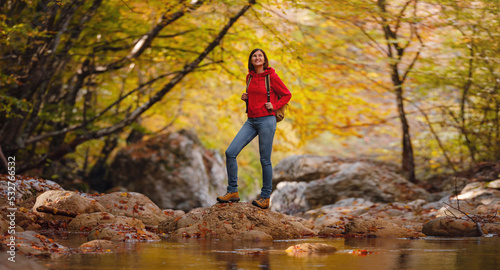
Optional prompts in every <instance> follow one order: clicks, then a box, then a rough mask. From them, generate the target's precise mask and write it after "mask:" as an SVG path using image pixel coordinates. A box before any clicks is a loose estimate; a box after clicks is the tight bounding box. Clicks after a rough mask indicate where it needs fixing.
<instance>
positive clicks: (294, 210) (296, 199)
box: [270, 182, 311, 215]
mask: <svg viewBox="0 0 500 270" xmlns="http://www.w3.org/2000/svg"><path fill="white" fill-rule="evenodd" d="M306 187H307V183H305V182H281V183H279V184H278V186H277V189H275V191H274V192H273V193H272V194H271V207H270V208H271V210H272V211H276V212H279V213H283V214H286V215H294V214H298V213H302V212H305V211H307V210H309V209H310V208H311V207H310V206H309V203H307V201H306V199H305V196H304V190H305V189H306Z"/></svg>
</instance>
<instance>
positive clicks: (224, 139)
mask: <svg viewBox="0 0 500 270" xmlns="http://www.w3.org/2000/svg"><path fill="white" fill-rule="evenodd" d="M499 13H500V3H499V2H498V0H482V1H466V0H349V1H347V0H337V1H333V0H331V1H326V0H303V1H279V0H267V1H254V0H250V1H196V0H193V1H183V0H176V1H156V0H149V1H127V0H93V1H83V0H60V1H46V0H33V1H28V0H17V1H14V0H7V1H1V2H0V35H1V39H0V65H1V73H0V89H1V90H0V146H1V148H0V153H1V154H0V160H1V162H2V165H3V166H0V167H2V171H4V172H5V171H6V170H5V168H6V165H7V159H8V158H9V157H15V162H16V172H17V173H23V174H33V175H37V176H42V177H45V178H50V179H54V180H55V181H59V182H64V181H65V179H61V173H60V172H61V171H66V172H67V171H70V172H72V174H73V175H74V178H73V180H74V179H79V180H81V181H83V183H88V184H85V185H83V186H82V187H85V188H86V189H92V188H93V187H92V179H96V178H99V177H102V175H103V171H105V169H106V166H108V165H109V163H110V161H111V160H112V158H113V155H114V153H116V151H117V150H119V149H120V148H122V147H124V146H126V145H127V144H130V143H133V142H136V141H137V140H141V139H142V140H144V139H147V138H148V137H150V136H155V135H157V134H159V133H162V132H169V131H174V130H179V129H183V128H185V129H190V130H194V131H195V132H196V134H198V136H199V137H200V139H201V141H202V142H203V144H204V145H205V146H206V147H208V148H212V149H216V150H218V151H219V152H220V153H221V154H222V155H223V153H224V150H225V149H226V147H227V146H228V145H229V143H230V142H231V140H232V138H233V137H234V135H235V134H236V132H237V131H238V130H239V128H240V127H241V125H242V124H243V122H244V121H245V119H246V115H245V113H244V112H245V104H244V103H243V102H242V101H241V100H240V95H241V93H243V92H244V91H245V79H244V78H245V75H246V74H247V61H248V56H249V53H250V51H251V50H252V49H254V48H261V49H263V50H264V51H265V52H266V53H267V56H268V57H269V58H270V66H271V67H273V68H275V69H276V70H277V73H278V75H279V76H280V77H281V79H282V80H283V81H284V82H285V84H286V85H287V86H288V88H289V89H290V90H291V92H292V94H293V98H292V100H291V102H290V106H289V110H288V111H287V116H286V119H285V120H284V121H283V122H281V123H279V124H278V129H277V133H276V137H275V144H274V152H273V163H274V164H276V163H277V162H278V161H279V160H281V159H282V158H284V157H287V156H290V155H294V154H318V155H333V156H338V157H350V158H370V159H376V160H381V161H386V162H393V163H396V164H399V165H400V166H401V168H402V172H403V173H404V174H405V175H406V177H408V179H409V180H410V181H412V182H418V181H419V180H424V179H427V178H429V177H431V176H433V175H436V174H440V173H453V172H458V171H461V170H465V169H467V168H471V167H474V166H477V165H478V164H480V163H481V162H485V161H498V160H499V158H500V115H499V106H500V97H499V86H500V68H499V67H500V65H499V61H500V37H499V33H500V31H499V30H500V29H499V28H500V18H499V15H498V14H499ZM9 161H10V160H9ZM239 164H240V168H241V169H240V172H241V182H242V183H241V184H242V186H244V187H246V190H248V191H250V190H255V189H256V187H258V186H259V185H260V181H257V179H260V164H259V158H258V146H257V144H255V143H252V144H251V147H250V149H245V150H244V151H243V152H242V154H241V155H240V157H239ZM73 180H72V181H73ZM63 184H64V183H63Z"/></svg>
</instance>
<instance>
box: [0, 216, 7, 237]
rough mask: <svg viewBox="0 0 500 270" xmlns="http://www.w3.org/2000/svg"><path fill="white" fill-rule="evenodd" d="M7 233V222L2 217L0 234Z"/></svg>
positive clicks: (0, 218) (0, 219)
mask: <svg viewBox="0 0 500 270" xmlns="http://www.w3.org/2000/svg"><path fill="white" fill-rule="evenodd" d="M7 231H9V222H8V221H7V220H5V219H3V218H2V217H0V233H2V234H3V233H6V232H7Z"/></svg>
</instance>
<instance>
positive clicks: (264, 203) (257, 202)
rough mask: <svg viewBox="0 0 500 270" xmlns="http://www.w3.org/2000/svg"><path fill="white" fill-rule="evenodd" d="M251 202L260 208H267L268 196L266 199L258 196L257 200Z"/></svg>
mask: <svg viewBox="0 0 500 270" xmlns="http://www.w3.org/2000/svg"><path fill="white" fill-rule="evenodd" d="M252 204H253V205H255V206H257V207H260V208H262V209H267V208H269V198H267V199H264V198H260V199H258V200H255V201H253V202H252Z"/></svg>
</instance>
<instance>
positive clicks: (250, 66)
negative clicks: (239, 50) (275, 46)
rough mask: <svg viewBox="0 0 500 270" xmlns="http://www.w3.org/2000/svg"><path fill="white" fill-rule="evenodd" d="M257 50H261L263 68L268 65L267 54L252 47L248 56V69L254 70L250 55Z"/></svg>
mask: <svg viewBox="0 0 500 270" xmlns="http://www.w3.org/2000/svg"><path fill="white" fill-rule="evenodd" d="M257 51H261V52H262V54H263V55H264V69H267V68H268V67H269V60H267V55H266V53H265V52H264V51H263V50H262V49H254V50H253V51H252V52H251V53H250V56H249V57H248V70H253V71H255V67H254V66H253V64H252V56H253V54H254V53H256V52H257Z"/></svg>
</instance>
